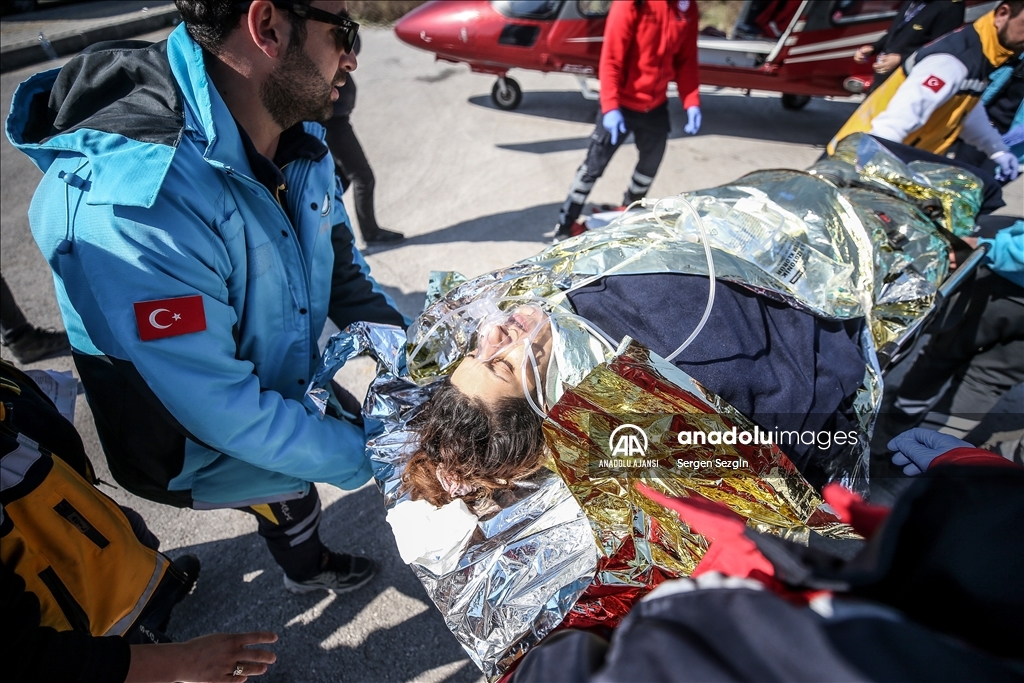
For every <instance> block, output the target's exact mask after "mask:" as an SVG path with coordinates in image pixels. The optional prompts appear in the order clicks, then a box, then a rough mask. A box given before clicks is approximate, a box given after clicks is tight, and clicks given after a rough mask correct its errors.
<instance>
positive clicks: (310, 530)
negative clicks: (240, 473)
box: [242, 484, 376, 593]
mask: <svg viewBox="0 0 1024 683" xmlns="http://www.w3.org/2000/svg"><path fill="white" fill-rule="evenodd" d="M242 510H243V512H248V513H250V514H252V515H254V516H255V517H256V520H257V524H258V533H259V535H260V536H262V537H263V540H265V541H266V543H267V548H268V549H269V550H270V554H271V555H273V557H274V560H275V561H276V562H277V564H278V566H280V567H281V569H282V570H284V574H285V578H284V583H285V587H286V588H288V590H290V591H292V592H294V593H302V592H308V591H313V590H331V591H334V592H336V593H342V592H345V591H348V590H353V589H355V588H358V587H359V586H361V585H363V584H364V583H366V582H367V581H369V580H370V578H372V577H373V575H374V573H375V571H376V570H375V568H374V565H373V562H372V561H371V560H369V559H368V558H365V557H359V556H354V555H347V554H344V553H334V552H331V551H330V550H328V549H327V547H326V546H324V544H323V543H322V542H321V541H320V533H319V531H320V513H321V508H320V496H319V495H317V492H316V486H315V485H313V484H310V485H309V492H308V493H307V494H306V495H305V496H303V497H302V498H298V499H293V500H286V501H281V502H278V503H264V504H261V505H252V506H249V507H246V508H243V509H242Z"/></svg>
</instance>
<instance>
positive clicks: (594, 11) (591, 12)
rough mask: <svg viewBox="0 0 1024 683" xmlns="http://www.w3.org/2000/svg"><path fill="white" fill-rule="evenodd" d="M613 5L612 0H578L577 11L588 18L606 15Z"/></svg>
mask: <svg viewBox="0 0 1024 683" xmlns="http://www.w3.org/2000/svg"><path fill="white" fill-rule="evenodd" d="M611 7H612V0H576V9H577V11H579V13H580V16H582V17H586V18H587V19H596V18H598V17H606V16H608V10H610V9H611Z"/></svg>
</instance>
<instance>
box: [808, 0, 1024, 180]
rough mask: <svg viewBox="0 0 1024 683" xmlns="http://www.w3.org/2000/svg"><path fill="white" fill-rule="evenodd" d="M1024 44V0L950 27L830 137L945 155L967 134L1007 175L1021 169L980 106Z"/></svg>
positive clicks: (1006, 0)
mask: <svg viewBox="0 0 1024 683" xmlns="http://www.w3.org/2000/svg"><path fill="white" fill-rule="evenodd" d="M1021 50H1024V0H1004V2H1001V3H1000V4H999V5H998V6H997V7H996V8H995V9H994V10H993V11H991V12H989V13H988V14H985V15H984V16H982V17H981V18H980V19H978V20H977V21H975V22H974V24H972V25H968V26H962V27H961V28H959V29H957V30H956V31H953V32H952V33H948V34H946V35H945V36H943V37H942V38H939V39H938V40H936V41H934V42H932V43H930V44H928V45H926V46H925V47H923V48H921V49H920V50H918V51H917V52H916V53H914V54H913V55H911V57H910V58H909V59H907V61H906V63H905V64H904V65H903V66H902V67H901V68H900V69H899V70H898V71H897V72H896V73H894V74H893V75H892V77H890V78H889V79H888V80H887V81H886V82H885V83H884V84H883V85H882V87H880V88H879V89H878V90H876V91H875V92H874V93H872V94H871V95H870V96H869V97H868V98H867V99H866V100H864V102H863V103H862V104H861V105H860V107H858V109H857V111H855V112H854V114H853V116H851V117H850V119H849V120H848V121H847V122H846V123H845V124H844V125H843V127H842V128H841V129H840V130H839V132H838V133H837V134H836V136H835V137H834V138H833V139H832V141H831V142H830V143H829V146H828V149H829V152H832V151H834V150H835V146H836V144H837V143H838V142H839V141H840V140H842V139H843V138H845V137H846V136H848V135H851V134H853V133H858V132H862V133H870V134H871V135H873V136H875V137H878V138H882V139H884V140H889V141H891V142H895V143H902V144H904V145H909V146H911V147H915V148H917V149H920V150H923V151H926V152H932V153H934V154H943V153H944V152H945V151H946V150H947V149H948V148H949V146H950V145H952V144H953V142H954V141H955V140H956V139H957V137H958V136H959V137H961V138H963V139H964V140H965V141H967V142H968V143H970V144H972V145H974V146H975V147H977V148H978V149H980V150H981V151H983V152H985V153H986V154H987V155H988V156H989V157H990V158H991V159H992V160H993V161H995V162H996V164H997V165H998V166H999V169H998V171H997V174H998V176H999V178H998V179H999V180H1004V181H1005V180H1012V179H1013V178H1015V177H1016V176H1017V174H1018V172H1019V169H1018V162H1017V158H1016V157H1015V156H1014V155H1013V154H1012V153H1010V151H1009V149H1008V148H1007V147H1006V145H1005V144H1004V143H1003V141H1002V138H1001V136H1000V135H999V132H998V131H997V130H996V129H995V128H994V127H993V126H992V124H991V123H990V122H989V120H988V117H987V116H986V115H985V109H984V107H978V106H976V105H977V104H978V103H979V102H980V98H981V95H982V93H983V92H984V91H985V88H986V87H987V86H988V78H989V75H990V74H991V73H992V72H993V71H994V70H995V69H996V68H997V67H999V66H1001V65H1002V64H1003V63H1005V62H1006V61H1007V60H1008V59H1009V58H1010V57H1011V56H1013V55H1014V54H1015V53H1018V52H1020V51H1021Z"/></svg>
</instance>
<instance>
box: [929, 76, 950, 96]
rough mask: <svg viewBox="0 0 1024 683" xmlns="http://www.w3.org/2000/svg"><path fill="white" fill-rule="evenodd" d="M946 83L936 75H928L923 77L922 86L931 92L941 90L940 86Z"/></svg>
mask: <svg viewBox="0 0 1024 683" xmlns="http://www.w3.org/2000/svg"><path fill="white" fill-rule="evenodd" d="M944 85H946V81H944V80H942V79H941V78H939V77H938V76H929V77H928V78H926V79H924V87H926V88H928V89H929V90H931V91H932V92H936V93H937V92H939V91H940V90H942V86H944Z"/></svg>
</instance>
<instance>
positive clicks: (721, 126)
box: [0, 29, 1024, 681]
mask: <svg viewBox="0 0 1024 683" xmlns="http://www.w3.org/2000/svg"><path fill="white" fill-rule="evenodd" d="M164 35H166V32H161V33H156V34H151V35H150V36H146V38H148V39H150V40H156V39H159V38H161V37H163V36H164ZM56 64H59V62H58V63H56ZM50 66H53V64H50V65H40V66H39V67H34V68H30V69H24V70H21V71H16V72H12V73H8V74H4V75H3V76H2V77H0V86H2V107H3V111H4V112H7V111H8V109H9V107H10V101H11V96H12V94H13V92H14V88H15V87H16V85H17V83H18V82H20V81H21V80H23V79H24V78H26V77H28V76H29V75H30V74H31V73H33V72H34V71H36V70H38V69H40V68H48V67H50ZM516 77H517V78H519V79H520V82H521V83H522V85H523V89H524V91H525V96H524V99H523V104H522V107H521V108H520V109H519V110H518V111H516V112H513V113H507V112H502V111H498V110H496V109H494V108H492V107H491V105H490V101H489V95H488V94H489V92H490V88H491V84H492V81H491V80H490V78H489V77H486V76H480V75H474V74H470V73H469V72H468V70H467V69H466V68H465V67H461V66H455V65H451V64H445V63H439V62H434V61H433V58H432V57H431V56H430V55H427V54H425V53H421V52H418V51H415V50H413V49H411V48H408V47H406V46H404V45H402V44H400V43H399V42H398V41H397V40H396V39H395V38H394V36H393V34H392V33H391V32H390V31H386V30H382V29H368V30H365V31H364V47H363V52H362V55H361V57H360V66H359V70H358V71H357V72H356V79H357V81H358V84H359V103H358V106H357V108H356V111H355V114H354V115H353V120H354V125H355V128H356V130H357V131H358V133H359V135H360V138H361V140H362V142H363V144H364V146H365V148H366V151H367V154H368V156H369V159H370V160H371V163H372V165H373V167H374V170H375V172H376V174H377V178H378V182H377V185H378V188H377V203H378V207H379V209H378V213H379V216H378V218H379V220H380V223H381V224H382V225H383V226H385V227H388V228H393V229H396V230H401V231H403V232H405V233H406V234H407V235H409V237H410V238H409V239H408V240H406V242H404V243H403V244H401V245H400V246H397V247H395V248H391V249H386V250H377V251H375V252H374V253H370V254H369V255H368V257H367V260H368V261H369V263H370V265H371V266H372V268H373V272H374V274H375V276H376V277H377V279H378V280H379V281H380V283H381V284H382V285H384V286H385V287H386V288H387V289H388V291H389V292H390V293H391V294H392V295H393V296H394V297H395V299H396V300H397V301H398V303H399V306H400V307H401V308H402V310H403V311H404V312H405V313H408V314H412V315H415V314H416V313H417V312H418V310H419V308H420V307H421V306H422V302H423V295H424V290H425V285H426V282H427V276H428V273H429V271H431V270H458V271H461V272H462V273H464V274H465V275H467V276H474V275H478V274H480V273H483V272H486V271H488V270H491V269H493V268H495V267H498V266H502V265H506V264H509V263H511V262H513V261H514V260H517V259H520V258H523V257H527V256H530V255H533V254H535V253H537V252H538V251H539V250H540V249H541V248H542V247H543V245H544V241H543V239H542V234H543V233H545V232H547V231H549V230H550V229H551V228H552V226H553V225H554V223H555V219H556V214H557V210H558V206H559V205H560V203H561V202H562V201H563V199H564V197H565V192H566V189H567V188H568V185H569V181H570V180H571V178H572V175H573V173H574V171H575V169H576V167H577V166H578V165H579V163H580V162H581V161H582V159H583V156H584V150H585V149H586V146H587V137H588V136H589V134H590V132H591V130H592V126H593V120H594V116H595V114H596V108H597V105H596V103H594V102H588V101H585V100H584V99H583V98H582V97H581V96H580V94H579V93H578V91H576V90H575V81H574V80H573V79H572V78H570V77H568V76H558V75H550V76H543V75H540V74H534V73H521V74H516ZM854 106H855V105H854V104H853V103H851V102H846V101H825V100H821V99H815V100H813V101H812V102H811V103H810V105H809V106H808V107H807V108H806V109H804V110H803V111H800V112H789V111H785V110H783V109H782V108H781V106H780V105H779V102H778V100H777V98H776V97H773V96H768V97H757V96H754V97H745V96H743V95H742V94H741V93H739V92H736V91H731V92H707V93H705V94H704V95H703V112H704V128H703V129H702V130H701V133H700V135H699V136H697V137H695V138H690V137H685V138H684V137H682V135H681V131H682V129H683V125H684V123H685V118H684V116H683V114H682V113H681V111H680V110H679V106H678V102H677V101H676V100H675V99H674V98H673V100H672V101H671V103H670V111H671V112H672V126H673V129H674V131H675V132H674V133H673V136H672V139H671V140H670V141H669V147H668V152H667V154H666V157H665V161H664V163H663V165H662V168H661V171H660V172H659V174H658V177H657V179H656V180H655V182H654V186H653V188H652V192H651V195H652V196H664V195H669V194H673V193H677V192H680V191H683V190H690V189H697V188H702V187H708V186H712V185H715V184H719V183H724V182H727V181H729V180H732V179H735V178H737V177H739V176H741V175H743V174H745V173H747V172H750V171H753V170H756V169H762V168H776V167H782V168H803V167H806V166H807V165H809V164H811V163H812V162H813V161H814V160H815V159H816V158H817V157H818V155H819V154H820V153H821V148H822V145H823V144H824V143H825V142H826V141H827V140H828V138H829V137H830V136H831V134H832V133H833V132H834V131H835V130H837V129H838V128H839V126H840V125H841V124H842V123H843V121H845V119H846V118H847V117H848V116H849V114H850V112H851V111H852V110H853V108H854ZM0 145H2V146H0V153H2V158H3V164H2V167H0V169H2V170H0V173H2V177H0V180H2V182H0V203H2V213H0V234H2V251H0V253H2V257H0V258H2V261H0V263H2V269H3V273H4V275H5V277H6V278H7V280H8V283H9V284H10V286H11V289H12V290H13V291H14V294H15V296H16V297H17V299H18V300H19V302H20V303H21V305H22V307H23V309H24V310H25V312H26V313H27V314H28V316H29V317H30V319H31V320H33V321H34V322H36V323H37V324H41V325H43V326H49V327H59V326H60V316H59V313H58V310H57V306H56V303H55V301H54V294H53V284H52V280H51V277H50V274H49V270H48V268H47V266H46V264H45V262H44V261H43V259H42V257H41V256H40V254H39V252H38V250H37V248H36V246H35V244H34V243H33V242H32V239H31V236H30V234H29V230H28V220H27V218H26V212H27V210H28V207H29V202H30V200H31V197H32V193H33V191H34V188H35V185H36V183H37V182H38V180H39V177H40V174H39V172H38V171H37V170H36V169H35V167H34V166H33V165H32V164H31V163H30V162H29V161H28V160H27V159H26V158H25V157H23V156H22V155H20V154H19V153H18V152H16V151H15V150H13V149H12V147H11V146H10V143H9V142H8V141H7V139H6V138H4V139H3V141H2V143H0ZM635 162H636V150H635V148H633V147H632V146H627V147H625V148H623V149H622V150H620V152H619V153H618V155H617V156H616V158H615V159H614V160H613V162H612V163H611V165H610V166H609V168H608V170H607V172H606V174H605V177H604V178H603V179H601V180H600V181H599V182H598V183H597V186H596V187H595V190H594V192H593V193H592V195H591V199H592V200H593V201H594V202H595V203H604V202H608V203H618V201H619V200H620V198H621V196H622V192H623V190H624V189H625V187H626V185H627V183H628V180H629V176H630V174H631V172H632V166H633V164H634V163H635ZM1022 188H1024V183H1022V182H1021V181H1018V182H1016V183H1014V184H1013V185H1011V186H1010V187H1009V188H1008V190H1007V198H1008V201H1009V202H1010V206H1009V207H1008V209H1007V210H1009V211H1011V212H1013V213H1016V214H1017V215H1021V214H1024V191H1022ZM350 200H351V198H350V197H346V201H347V202H349V204H348V206H349V210H350V213H353V212H352V207H351V203H350ZM3 356H4V358H7V359H10V355H9V354H8V353H7V351H6V350H4V351H3ZM35 367H47V368H55V369H70V368H71V362H70V359H69V358H61V359H55V360H51V361H45V362H43V363H39V364H36V366H35ZM371 372H372V368H371V367H370V366H369V364H368V363H356V364H355V366H354V367H353V368H351V369H346V371H344V373H345V374H344V378H345V384H346V385H347V386H348V387H349V388H350V389H353V390H354V391H364V387H365V383H366V381H367V380H368V378H369V376H370V373H371ZM76 425H77V426H78V429H79V431H80V432H81V433H82V435H83V438H84V439H85V443H86V447H87V449H88V451H89V453H90V455H91V457H92V458H93V461H94V463H96V465H97V466H98V468H99V469H100V470H101V476H102V478H104V479H107V480H110V479H111V478H110V476H109V474H107V473H106V471H105V469H106V468H105V465H104V459H103V456H102V453H101V451H100V448H99V444H98V442H97V438H96V433H95V430H94V428H93V425H92V418H91V415H90V413H89V408H88V406H87V405H86V402H85V399H84V396H79V400H78V404H77V415H76ZM319 488H320V492H321V496H322V497H323V499H324V505H325V508H326V509H325V514H324V517H323V520H324V521H323V527H322V530H321V534H322V536H323V538H324V539H325V541H326V542H327V543H328V544H329V545H330V546H331V547H333V548H337V549H344V550H348V551H353V552H360V553H366V554H369V555H372V556H373V557H374V558H376V559H377V560H378V562H380V564H381V572H380V575H379V576H378V577H377V578H376V579H375V580H374V581H373V582H372V583H371V584H370V585H368V586H367V587H365V588H363V589H361V590H360V591H357V592H355V593H353V594H349V595H343V596H338V597H333V596H332V597H323V596H319V595H310V596H302V597H295V596H292V595H290V594H288V593H285V592H284V591H283V589H282V587H281V574H280V571H279V570H278V569H277V567H276V566H275V565H274V563H273V561H272V560H271V558H270V555H269V553H268V552H267V550H266V548H265V546H264V545H263V543H262V542H261V541H260V539H259V538H258V537H257V536H256V533H255V532H256V525H255V522H254V521H253V520H252V519H251V518H250V517H248V516H247V515H244V514H242V513H239V512H234V511H216V512H195V511H191V510H177V509H173V508H169V507H165V506H161V505H156V504H153V503H150V502H148V501H144V500H141V499H138V498H135V497H134V496H132V495H130V494H128V493H126V492H125V491H123V490H120V489H111V488H109V487H106V488H105V489H104V490H106V491H107V492H108V493H110V495H112V496H113V497H114V498H115V499H117V500H118V501H120V502H123V503H126V504H128V505H131V506H132V507H134V508H136V509H138V510H139V511H140V512H141V513H142V514H143V516H144V517H145V518H146V520H147V521H148V522H149V524H150V526H151V527H152V528H153V530H154V531H155V532H156V533H157V535H158V536H159V537H160V538H161V539H162V541H163V550H164V551H165V552H168V554H170V555H171V556H172V557H173V556H175V555H177V554H179V553H184V552H192V553H196V554H198V555H199V556H200V557H201V558H202V561H203V573H202V577H201V579H200V582H199V586H198V588H197V589H196V591H195V593H194V595H192V596H191V597H190V598H189V599H187V600H186V601H185V602H183V603H182V604H181V605H180V606H179V607H178V609H177V610H176V611H175V614H174V617H173V619H172V620H171V624H170V631H171V634H172V635H173V636H174V637H175V638H177V639H186V638H190V637H193V636H197V635H200V634H203V633H208V632H212V631H238V630H255V629H272V630H275V631H277V632H278V633H279V634H280V635H281V640H280V642H279V643H278V644H277V645H276V646H275V649H276V651H277V653H278V655H279V660H278V664H277V665H276V666H275V667H273V668H272V669H271V672H270V673H269V674H268V675H267V676H265V677H264V678H261V679H259V680H265V681H399V680H402V681H408V680H415V681H475V680H477V679H479V678H480V677H479V672H478V671H477V670H476V668H475V667H474V666H473V665H472V664H471V663H470V662H469V661H468V660H467V659H466V657H465V656H464V654H463V652H462V650H461V649H460V647H459V645H458V644H457V643H456V641H455V639H454V638H453V637H452V636H451V635H450V634H449V632H448V631H447V629H446V628H445V626H444V623H443V621H442V619H441V617H440V615H439V613H438V612H437V610H435V609H434V608H433V606H432V605H430V603H429V600H428V599H427V597H426V595H425V594H424V592H423V590H422V589H421V587H420V585H419V583H418V582H417V581H416V580H415V578H414V577H413V576H412V573H411V572H410V571H409V570H408V569H407V568H406V567H405V566H404V565H403V564H402V562H401V560H400V559H399V557H398V553H397V551H396V549H395V546H394V542H393V540H392V538H391V535H390V533H389V530H388V528H387V525H386V524H385V522H384V512H383V509H382V507H381V505H380V497H379V495H378V494H377V492H376V490H375V489H374V488H373V487H372V486H366V487H363V488H362V489H360V490H358V491H354V492H348V493H343V492H341V491H339V490H338V489H336V488H333V487H331V486H324V485H321V486H320V487H319Z"/></svg>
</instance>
